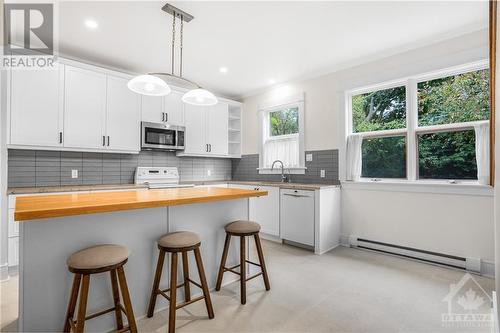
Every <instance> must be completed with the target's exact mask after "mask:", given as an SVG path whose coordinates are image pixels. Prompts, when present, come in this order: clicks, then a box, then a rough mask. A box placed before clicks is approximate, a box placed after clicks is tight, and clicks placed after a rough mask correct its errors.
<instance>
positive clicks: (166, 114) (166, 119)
mask: <svg viewBox="0 0 500 333" xmlns="http://www.w3.org/2000/svg"><path fill="white" fill-rule="evenodd" d="M165 121H166V122H168V112H165Z"/></svg>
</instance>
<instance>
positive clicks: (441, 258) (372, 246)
mask: <svg viewBox="0 0 500 333" xmlns="http://www.w3.org/2000/svg"><path fill="white" fill-rule="evenodd" d="M349 245H350V246H351V247H355V248H359V249H365V250H372V251H377V252H381V253H387V254H392V255H397V256H400V257H404V258H410V259H415V260H420V261H424V262H427V263H431V264H437V265H443V266H448V267H453V268H458V269H463V270H466V271H470V272H474V273H481V259H479V258H466V257H459V256H454V255H450V254H445V253H439V252H433V251H427V250H422V249H417V248H413V247H408V246H402V245H396V244H390V243H384V242H379V241H375V240H371V239H366V238H359V237H357V236H350V237H349Z"/></svg>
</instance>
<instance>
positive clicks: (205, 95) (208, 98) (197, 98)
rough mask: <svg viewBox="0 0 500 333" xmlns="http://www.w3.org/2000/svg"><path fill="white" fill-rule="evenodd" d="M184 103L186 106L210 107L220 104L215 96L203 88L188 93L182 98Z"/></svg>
mask: <svg viewBox="0 0 500 333" xmlns="http://www.w3.org/2000/svg"><path fill="white" fill-rule="evenodd" d="M182 101H183V102H184V103H186V104H191V105H199V106H210V105H215V104H217V103H218V100H217V97H215V95H214V94H212V93H211V92H210V91H208V90H205V89H202V88H197V89H193V90H190V91H188V92H187V93H185V94H184V95H183V96H182Z"/></svg>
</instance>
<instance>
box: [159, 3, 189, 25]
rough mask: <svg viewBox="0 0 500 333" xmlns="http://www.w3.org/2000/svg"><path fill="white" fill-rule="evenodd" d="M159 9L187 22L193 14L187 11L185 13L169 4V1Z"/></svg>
mask: <svg viewBox="0 0 500 333" xmlns="http://www.w3.org/2000/svg"><path fill="white" fill-rule="evenodd" d="M161 10H163V11H164V12H167V13H169V14H170V15H172V16H175V17H177V18H179V19H182V20H183V21H185V22H189V21H191V20H192V19H194V16H193V15H191V14H189V13H186V12H185V11H183V10H182V9H179V8H177V7H174V6H172V5H171V4H169V3H167V4H166V5H165V6H163V7H161Z"/></svg>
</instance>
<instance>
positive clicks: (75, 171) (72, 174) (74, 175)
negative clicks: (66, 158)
mask: <svg viewBox="0 0 500 333" xmlns="http://www.w3.org/2000/svg"><path fill="white" fill-rule="evenodd" d="M71 178H78V170H71Z"/></svg>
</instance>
